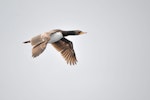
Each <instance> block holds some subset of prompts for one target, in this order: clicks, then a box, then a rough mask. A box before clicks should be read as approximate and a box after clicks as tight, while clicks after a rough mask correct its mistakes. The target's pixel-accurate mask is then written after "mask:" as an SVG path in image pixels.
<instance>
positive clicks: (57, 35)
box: [48, 32, 63, 43]
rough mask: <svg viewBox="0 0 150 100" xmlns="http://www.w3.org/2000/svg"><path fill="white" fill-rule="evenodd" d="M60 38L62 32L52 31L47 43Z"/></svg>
mask: <svg viewBox="0 0 150 100" xmlns="http://www.w3.org/2000/svg"><path fill="white" fill-rule="evenodd" d="M62 38H63V35H62V33H61V32H56V33H54V34H52V35H51V36H50V40H49V41H48V42H49V43H54V42H57V41H59V40H60V39H62Z"/></svg>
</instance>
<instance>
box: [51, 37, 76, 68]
mask: <svg viewBox="0 0 150 100" xmlns="http://www.w3.org/2000/svg"><path fill="white" fill-rule="evenodd" d="M52 45H53V46H54V47H55V48H56V50H57V51H59V52H60V53H61V55H62V56H63V57H64V59H65V60H66V61H67V64H68V63H69V64H70V65H72V64H73V65H74V64H76V62H77V59H76V55H75V52H74V49H73V44H72V42H71V41H69V40H68V39H66V38H62V39H61V40H59V41H57V42H55V43H52Z"/></svg>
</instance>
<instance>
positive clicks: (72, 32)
mask: <svg viewBox="0 0 150 100" xmlns="http://www.w3.org/2000/svg"><path fill="white" fill-rule="evenodd" d="M62 34H63V36H68V35H76V32H75V31H62Z"/></svg>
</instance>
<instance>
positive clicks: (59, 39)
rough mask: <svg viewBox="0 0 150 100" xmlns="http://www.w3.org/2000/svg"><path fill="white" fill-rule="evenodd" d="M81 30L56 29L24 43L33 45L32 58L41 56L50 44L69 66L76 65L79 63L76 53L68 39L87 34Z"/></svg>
mask: <svg viewBox="0 0 150 100" xmlns="http://www.w3.org/2000/svg"><path fill="white" fill-rule="evenodd" d="M85 33H86V32H83V31H81V30H71V31H64V30H60V29H54V30H51V31H48V32H44V33H42V34H40V35H37V36H35V37H33V38H31V39H30V40H28V41H25V42H23V43H31V45H32V47H33V48H32V57H33V58H35V57H37V56H39V55H40V54H41V53H42V52H43V51H44V50H45V48H46V46H47V44H48V43H50V44H52V46H53V47H54V48H55V49H56V50H57V51H58V52H60V53H61V55H62V56H63V58H64V59H65V60H66V62H67V64H68V63H69V64H70V65H74V64H76V63H77V58H76V54H75V51H74V49H73V43H72V42H71V41H70V40H68V39H66V38H65V37H66V36H68V35H81V34H85Z"/></svg>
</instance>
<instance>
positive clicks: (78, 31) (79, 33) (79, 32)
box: [74, 30, 87, 35]
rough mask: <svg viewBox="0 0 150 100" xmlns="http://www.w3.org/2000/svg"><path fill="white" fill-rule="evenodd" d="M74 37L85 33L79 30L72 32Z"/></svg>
mask: <svg viewBox="0 0 150 100" xmlns="http://www.w3.org/2000/svg"><path fill="white" fill-rule="evenodd" d="M74 32H75V34H76V35H82V34H86V33H87V32H83V31H81V30H74Z"/></svg>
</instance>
